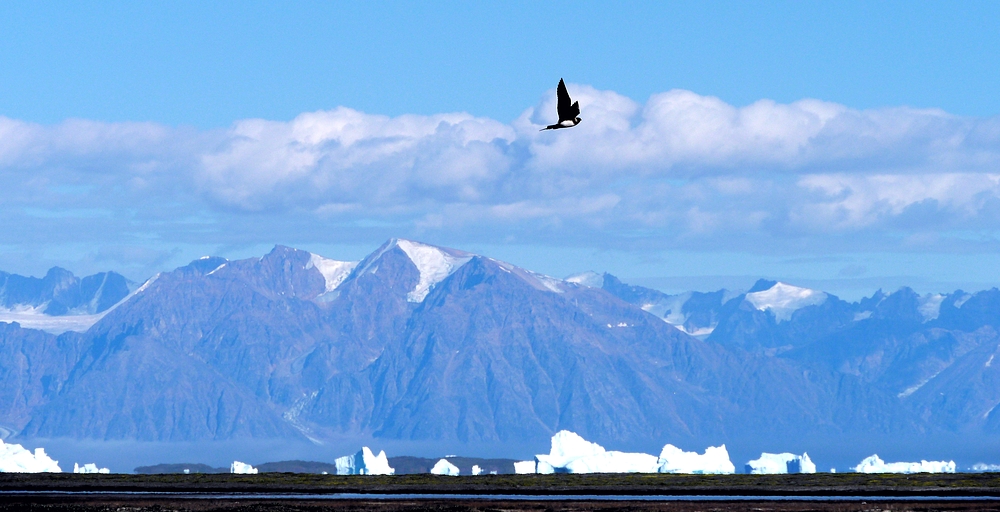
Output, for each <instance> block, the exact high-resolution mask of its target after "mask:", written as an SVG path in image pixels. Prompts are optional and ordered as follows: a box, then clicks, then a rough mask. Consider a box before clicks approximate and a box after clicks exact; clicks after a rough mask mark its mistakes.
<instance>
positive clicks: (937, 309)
mask: <svg viewBox="0 0 1000 512" xmlns="http://www.w3.org/2000/svg"><path fill="white" fill-rule="evenodd" d="M942 301H944V295H941V294H940V293H928V294H927V295H924V296H922V297H920V299H919V300H918V306H917V311H919V312H920V316H922V317H924V322H930V321H931V320H934V319H935V318H937V317H938V315H939V314H941V302H942Z"/></svg>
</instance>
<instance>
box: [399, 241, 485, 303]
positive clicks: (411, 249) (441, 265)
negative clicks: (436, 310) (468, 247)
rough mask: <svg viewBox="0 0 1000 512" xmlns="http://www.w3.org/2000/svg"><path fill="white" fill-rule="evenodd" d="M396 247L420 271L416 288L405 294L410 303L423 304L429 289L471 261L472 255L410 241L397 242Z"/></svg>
mask: <svg viewBox="0 0 1000 512" xmlns="http://www.w3.org/2000/svg"><path fill="white" fill-rule="evenodd" d="M396 245H397V246H398V247H399V248H400V249H402V250H403V252H405V253H406V256H407V257H409V258H410V261H412V262H413V264H414V265H416V267H417V270H418V271H420V281H419V282H417V286H416V287H415V288H414V289H413V290H412V291H410V293H408V294H406V300H408V301H410V302H423V300H424V299H425V298H426V297H427V294H428V293H430V291H431V288H433V287H434V286H435V285H436V284H438V283H440V282H441V281H444V280H445V279H446V278H447V277H448V276H450V275H451V274H453V273H454V272H455V271H456V270H458V269H459V268H461V267H462V265H465V264H466V263H468V262H469V260H471V259H472V255H471V254H468V253H464V252H461V251H453V250H447V249H442V248H440V247H434V246H432V245H425V244H422V243H419V242H412V241H410V240H397V241H396Z"/></svg>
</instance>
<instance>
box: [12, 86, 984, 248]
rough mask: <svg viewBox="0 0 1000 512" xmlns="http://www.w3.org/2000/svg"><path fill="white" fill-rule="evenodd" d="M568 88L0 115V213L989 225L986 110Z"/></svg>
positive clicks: (421, 221)
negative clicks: (149, 116) (496, 109)
mask: <svg viewBox="0 0 1000 512" xmlns="http://www.w3.org/2000/svg"><path fill="white" fill-rule="evenodd" d="M570 90H571V92H572V94H573V96H574V98H575V99H577V100H579V101H580V104H581V106H582V114H581V117H582V118H583V122H582V123H581V124H580V125H579V126H577V127H575V128H573V129H571V130H559V131H556V132H552V131H546V132H539V128H541V127H543V126H544V125H546V124H549V123H551V122H552V121H553V120H554V118H555V97H554V96H555V95H554V94H548V95H546V96H545V99H544V100H543V101H541V102H540V103H539V104H538V105H536V106H534V107H532V108H529V109H527V110H526V111H525V112H524V113H523V114H522V115H521V116H520V117H518V118H517V119H516V120H514V121H513V122H512V123H510V124H505V123H502V122H499V121H496V120H492V119H487V118H479V117H475V116H472V115H469V114H465V113H450V114H438V115H431V116H420V115H404V116H399V117H387V116H382V115H373V114H367V113H364V112H359V111H356V110H352V109H350V108H346V107H339V108H336V109H333V110H329V111H319V112H310V113H304V114H301V115H299V116H298V117H296V118H294V119H292V120H290V121H269V120H263V119H246V120H240V121H237V122H235V123H234V124H233V125H232V126H231V127H230V128H228V129H223V130H211V131H199V130H194V129H182V128H174V127H167V126H163V125H158V124H154V123H100V122H94V121H85V120H67V121H65V122H63V123H60V124H57V125H52V126H43V125H38V124H32V123H26V122H23V121H18V120H13V119H7V118H2V117H0V185H3V191H0V204H4V205H5V206H11V205H13V206H20V207H22V210H21V213H20V215H22V216H24V218H26V219H27V218H29V217H32V213H31V212H32V211H34V212H35V215H34V216H35V217H37V216H38V215H37V212H38V211H39V209H43V210H46V209H47V210H51V211H63V212H67V211H74V209H75V210H79V211H83V210H87V209H90V210H94V209H95V208H96V209H102V210H105V211H110V212H112V213H111V216H112V217H114V218H115V219H117V221H116V222H122V223H125V224H128V226H131V227H130V228H128V229H132V231H134V232H136V233H140V232H142V231H143V230H146V231H147V232H148V231H150V230H152V231H155V230H156V229H158V228H157V227H156V226H164V225H169V226H172V227H171V228H170V229H171V230H173V232H174V233H175V234H176V233H190V232H199V233H203V234H204V233H208V235H207V236H210V235H211V233H213V232H218V231H219V230H222V229H225V227H223V224H225V226H232V225H233V222H229V223H228V224H226V223H223V222H219V220H218V219H219V218H222V217H225V218H228V219H230V220H232V219H239V218H242V217H241V216H254V217H253V218H254V219H257V220H255V222H258V221H259V222H260V224H259V225H260V226H262V227H261V229H264V228H263V226H267V225H280V223H274V222H271V223H270V224H269V223H268V222H266V221H260V219H268V218H271V219H272V221H273V218H275V217H280V216H294V217H295V218H296V219H299V220H301V219H314V220H315V221H316V222H320V223H323V222H326V223H334V224H337V225H363V224H365V223H371V222H381V223H389V224H391V225H392V226H395V228H394V229H397V231H398V230H400V229H402V230H404V231H405V230H407V229H410V230H414V231H419V232H427V231H428V230H431V231H433V230H439V231H448V232H452V233H471V232H484V231H485V232H489V231H490V230H491V229H500V228H502V230H503V231H504V232H505V233H520V234H522V235H523V236H527V237H529V238H530V237H531V236H539V237H543V236H544V237H548V236H551V235H552V233H554V232H561V233H563V234H564V235H565V233H570V235H565V236H575V237H577V239H578V240H577V241H578V242H579V243H601V239H602V238H601V237H602V236H604V235H607V234H608V233H617V234H622V233H627V234H628V236H629V237H631V238H633V239H657V240H661V241H662V242H663V243H664V244H667V245H670V244H672V243H674V244H689V245H697V244H699V243H705V241H706V240H715V241H716V242H719V241H723V240H728V241H731V240H734V234H738V235H739V236H740V237H744V238H746V237H748V236H751V237H752V235H753V234H754V233H756V234H760V235H762V236H767V237H770V238H774V239H781V238H783V237H785V238H788V237H798V238H801V237H810V236H811V237H823V236H825V235H830V234H835V235H843V234H850V233H859V232H861V233H870V234H875V235H877V234H878V233H879V232H880V230H881V231H886V232H887V231H893V232H899V231H903V232H904V233H905V232H912V234H916V233H917V232H921V233H924V232H926V231H928V230H939V231H940V232H941V233H944V234H945V235H947V233H949V232H951V231H956V230H960V229H967V228H968V226H975V227H976V228H977V229H996V228H998V227H1000V217H998V213H1000V165H998V164H1000V119H998V118H990V119H976V118H966V117H959V116H954V115H950V114H948V113H946V112H943V111H940V110H933V109H912V108H906V107H895V108H884V109H875V110H855V109H851V108H848V107H846V106H843V105H838V104H835V103H830V102H824V101H819V100H812V99H806V100H801V101H797V102H794V103H790V104H779V103H775V102H773V101H770V100H761V101H758V102H755V103H753V104H750V105H746V106H733V105H729V104H727V103H725V102H724V101H722V100H720V99H718V98H713V97H708V96H701V95H698V94H695V93H693V92H690V91H682V90H673V91H668V92H664V93H660V94H656V95H653V96H652V97H650V98H649V99H648V100H646V102H645V103H639V102H636V101H634V100H632V99H630V98H627V97H625V96H622V95H620V94H617V93H615V92H613V91H602V90H597V89H594V88H592V87H589V86H585V85H573V84H570ZM31 209H34V210H31ZM123 216H124V217H127V219H129V220H127V221H126V220H122V217H123ZM126 228H127V226H126V227H123V228H122V229H126ZM213 230H214V231H213ZM397 234H400V235H407V234H408V233H397ZM258 235H259V237H260V238H262V239H267V238H269V236H268V233H266V232H260V233H258ZM136 236H139V235H136ZM178 236H179V235H178ZM945 238H947V236H945ZM588 240H589V241H591V242H588ZM2 242H3V240H0V243H2ZM8 242H9V241H8ZM120 242H121V241H120V240H119V241H117V242H116V243H120Z"/></svg>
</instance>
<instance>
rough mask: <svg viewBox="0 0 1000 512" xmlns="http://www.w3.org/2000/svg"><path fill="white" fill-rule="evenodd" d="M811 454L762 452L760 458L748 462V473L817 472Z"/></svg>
mask: <svg viewBox="0 0 1000 512" xmlns="http://www.w3.org/2000/svg"><path fill="white" fill-rule="evenodd" d="M815 472H816V464H813V461H812V459H810V458H809V454H807V453H803V454H802V455H795V454H794V453H762V454H760V458H759V459H755V460H752V461H750V462H747V464H746V473H748V474H751V475H780V474H785V473H815Z"/></svg>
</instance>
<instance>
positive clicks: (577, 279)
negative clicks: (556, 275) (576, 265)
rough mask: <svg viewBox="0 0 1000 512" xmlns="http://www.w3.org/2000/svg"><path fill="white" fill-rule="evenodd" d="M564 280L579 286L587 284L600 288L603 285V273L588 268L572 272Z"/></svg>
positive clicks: (590, 286)
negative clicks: (585, 270)
mask: <svg viewBox="0 0 1000 512" xmlns="http://www.w3.org/2000/svg"><path fill="white" fill-rule="evenodd" d="M565 281H566V282H567V283H574V284H578V285H581V286H587V287H589V288H601V287H602V286H604V275H603V274H598V273H597V272H594V271H592V270H588V271H587V272H581V273H579V274H573V275H571V276H569V277H567V278H566V279H565Z"/></svg>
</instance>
